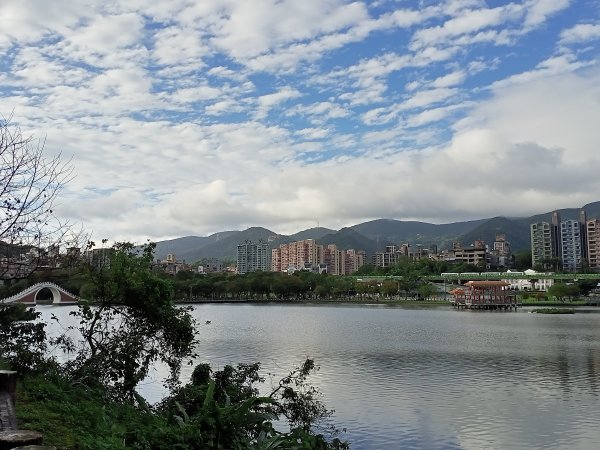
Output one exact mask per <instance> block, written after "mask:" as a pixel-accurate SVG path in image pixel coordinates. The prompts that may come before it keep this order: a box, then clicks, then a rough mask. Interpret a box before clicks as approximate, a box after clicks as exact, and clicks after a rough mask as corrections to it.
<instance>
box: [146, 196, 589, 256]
mask: <svg viewBox="0 0 600 450" xmlns="http://www.w3.org/2000/svg"><path fill="white" fill-rule="evenodd" d="M581 209H583V210H585V212H586V214H587V217H588V218H600V201H598V202H593V203H588V204H587V205H584V206H583V207H581V208H563V209H559V210H558V212H559V213H560V215H561V218H562V219H577V218H578V217H579V211H580V210H581ZM551 214H552V211H548V212H547V213H543V214H536V215H533V216H530V217H503V216H499V217H492V218H488V219H479V220H470V221H465V222H453V223H447V224H432V223H427V222H418V221H402V220H396V219H376V220H370V221H368V222H363V223H359V224H356V225H353V226H351V227H346V228H342V229H341V230H338V231H336V230H331V229H329V228H324V227H315V228H309V229H307V230H302V231H299V232H298V233H295V234H292V235H280V234H277V233H275V232H273V231H271V230H269V229H267V228H262V227H252V228H248V229H247V230H244V231H223V232H219V233H214V234H211V235H210V236H206V237H202V236H186V237H182V238H178V239H170V240H167V241H159V242H157V243H156V244H157V245H156V252H155V257H156V258H159V259H163V258H164V257H165V256H166V255H167V254H169V253H174V254H175V255H176V256H177V258H178V259H180V260H185V261H187V262H190V263H191V262H194V261H198V260H200V259H202V258H219V259H232V260H235V258H236V254H237V246H238V244H239V243H241V242H244V241H246V240H249V241H254V242H256V241H258V240H265V241H267V242H269V244H270V245H271V247H272V248H274V247H277V246H278V245H280V244H286V243H289V242H294V241H299V240H303V239H315V240H316V241H317V242H318V243H319V244H335V245H337V246H338V248H340V249H349V248H353V249H355V250H364V251H365V252H366V253H367V256H368V257H370V255H372V254H373V253H374V252H376V251H380V250H383V249H384V248H385V246H386V245H389V244H396V245H399V244H403V243H409V244H410V245H411V246H414V245H416V244H421V245H423V246H425V247H429V246H430V245H437V246H438V249H439V250H442V249H446V248H449V247H451V245H452V242H453V241H456V240H458V241H460V242H461V243H462V244H463V245H470V244H472V243H473V241H475V240H476V239H482V240H484V241H485V242H486V243H487V244H489V245H491V244H492V243H493V241H494V239H495V237H496V235H497V234H505V235H506V239H507V240H508V242H510V244H511V247H512V249H513V251H515V252H517V251H521V250H526V249H528V248H529V247H530V237H529V225H530V224H531V223H533V222H539V221H549V220H550V215H551Z"/></svg>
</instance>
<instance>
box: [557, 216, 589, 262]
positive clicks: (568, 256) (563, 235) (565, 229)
mask: <svg viewBox="0 0 600 450" xmlns="http://www.w3.org/2000/svg"><path fill="white" fill-rule="evenodd" d="M582 238H583V236H582V230H581V226H580V222H579V221H577V220H564V221H562V222H561V223H560V243H561V247H560V248H561V251H560V254H561V255H562V266H563V270H566V271H569V272H576V271H578V270H581V267H582V261H583V253H584V252H583V248H584V247H585V244H584V242H583V239H582Z"/></svg>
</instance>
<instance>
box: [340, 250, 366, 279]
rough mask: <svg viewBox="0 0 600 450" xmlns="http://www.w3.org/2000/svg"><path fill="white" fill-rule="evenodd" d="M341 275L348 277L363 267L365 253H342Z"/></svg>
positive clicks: (348, 251) (351, 251) (353, 251)
mask: <svg viewBox="0 0 600 450" xmlns="http://www.w3.org/2000/svg"><path fill="white" fill-rule="evenodd" d="M342 264H343V273H341V274H340V275H350V274H352V273H354V272H356V271H357V270H358V269H360V268H361V267H362V266H364V265H365V252H363V251H356V250H354V249H348V250H346V251H344V252H343V253H342Z"/></svg>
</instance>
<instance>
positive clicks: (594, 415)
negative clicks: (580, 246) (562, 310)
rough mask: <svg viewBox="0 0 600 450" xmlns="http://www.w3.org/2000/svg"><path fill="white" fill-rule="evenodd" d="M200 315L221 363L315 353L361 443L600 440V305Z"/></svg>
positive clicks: (353, 438) (268, 308)
mask: <svg viewBox="0 0 600 450" xmlns="http://www.w3.org/2000/svg"><path fill="white" fill-rule="evenodd" d="M39 309H40V310H41V311H42V312H43V314H44V316H48V317H49V315H50V314H51V313H54V314H57V315H59V316H67V312H68V310H69V309H70V308H68V307H58V308H57V307H52V306H47V307H39ZM194 315H195V316H196V317H197V318H198V320H199V323H200V324H201V325H200V327H199V330H198V339H199V342H200V344H199V346H198V348H197V352H198V354H199V361H198V362H208V363H210V364H211V365H212V367H213V368H217V369H218V368H222V367H223V366H224V365H225V364H232V365H235V364H237V363H239V362H245V363H252V362H257V361H259V362H261V363H262V367H263V368H264V369H265V373H266V372H271V373H274V374H275V377H274V378H273V379H274V380H275V379H278V378H277V377H278V376H280V375H283V374H285V373H287V371H288V370H289V369H291V368H293V367H295V366H297V365H298V364H301V363H302V362H303V361H304V359H306V358H307V357H310V358H313V359H314V360H315V361H316V362H317V364H318V365H319V366H320V368H321V369H320V371H319V372H318V373H317V374H316V375H315V376H314V377H313V378H312V381H313V384H315V385H316V386H318V387H319V388H320V389H321V390H322V392H323V393H324V395H325V397H324V401H325V403H326V404H327V406H328V407H330V408H332V409H335V410H336V413H335V416H334V422H335V424H336V425H337V426H338V427H339V428H347V430H348V431H347V433H344V434H342V436H341V437H342V438H345V439H348V440H349V441H350V443H351V448H352V449H354V450H363V449H364V450H366V449H484V448H486V449H511V450H512V449H530V448H531V449H534V448H535V449H569V450H573V449H597V448H600V427H599V426H598V423H597V422H598V420H600V314H575V315H540V314H527V313H526V311H519V312H517V313H515V312H479V311H478V312H475V311H454V310H451V309H445V308H441V309H439V308H438V309H404V308H399V307H386V306H376V305H373V306H369V305H367V306H342V305H278V304H272V305H251V304H206V305H197V306H195V307H194ZM208 320H209V321H210V324H206V321H208ZM186 370H187V371H188V372H187V373H184V377H185V376H188V375H189V371H190V370H191V369H189V368H188V369H186ZM155 377H157V378H159V377H160V373H156V374H155ZM141 392H142V393H143V394H144V395H145V396H146V397H147V398H149V399H150V400H158V399H160V397H161V395H162V394H163V393H164V391H163V390H162V389H161V387H160V385H159V383H148V384H145V385H144V386H142V387H141Z"/></svg>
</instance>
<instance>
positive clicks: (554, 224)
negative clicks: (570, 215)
mask: <svg viewBox="0 0 600 450" xmlns="http://www.w3.org/2000/svg"><path fill="white" fill-rule="evenodd" d="M588 222H590V221H588V220H587V218H586V214H585V211H584V210H581V211H580V212H579V218H578V220H574V219H568V220H560V215H559V213H558V212H556V211H555V212H553V213H552V216H551V221H550V223H548V222H538V223H532V224H531V225H530V229H531V259H532V261H531V262H532V265H533V266H534V267H535V266H537V265H540V264H545V265H546V268H548V269H549V268H554V267H552V266H551V265H549V264H548V263H547V262H548V261H549V260H552V259H554V260H556V261H561V263H562V268H563V270H566V271H572V272H576V271H578V270H582V268H583V266H584V261H586V260H587V259H589V257H588V254H589V242H588V227H590V228H591V231H592V233H593V232H594V225H593V224H589V223H588ZM592 247H593V246H592Z"/></svg>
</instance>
